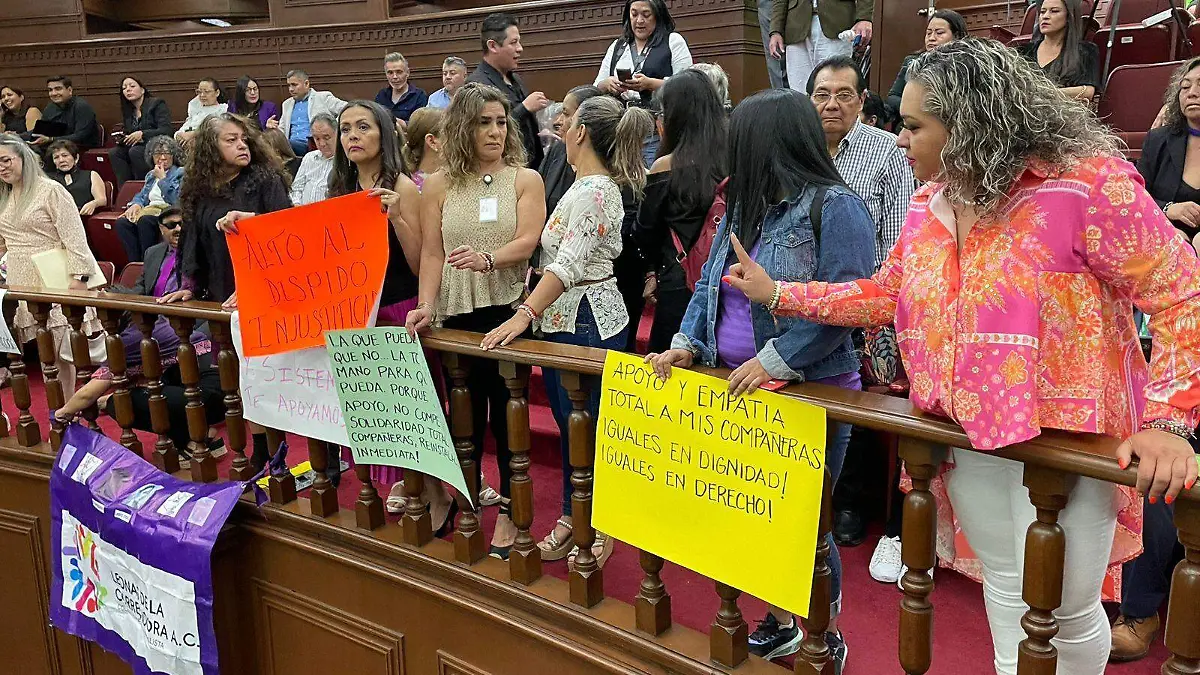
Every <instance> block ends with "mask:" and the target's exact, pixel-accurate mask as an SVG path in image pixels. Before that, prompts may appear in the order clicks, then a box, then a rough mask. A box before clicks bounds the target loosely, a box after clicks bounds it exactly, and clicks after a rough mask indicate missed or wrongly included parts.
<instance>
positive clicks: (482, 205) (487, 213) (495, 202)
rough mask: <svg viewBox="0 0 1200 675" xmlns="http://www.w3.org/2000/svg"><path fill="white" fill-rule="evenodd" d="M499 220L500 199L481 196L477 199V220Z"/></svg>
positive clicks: (487, 221)
mask: <svg viewBox="0 0 1200 675" xmlns="http://www.w3.org/2000/svg"><path fill="white" fill-rule="evenodd" d="M497 220H500V200H499V199H497V198H496V197H483V198H482V199H480V200H479V222H481V223H494V222H496V221H497Z"/></svg>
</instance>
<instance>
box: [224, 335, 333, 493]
mask: <svg viewBox="0 0 1200 675" xmlns="http://www.w3.org/2000/svg"><path fill="white" fill-rule="evenodd" d="M208 325H209V327H210V328H211V329H212V335H213V348H214V349H216V350H217V372H219V373H220V374H221V391H222V392H224V393H225V398H224V403H225V434H226V435H227V436H228V441H229V449H230V450H231V451H232V452H233V463H232V465H231V466H230V467H229V480H250V478H251V477H253V476H254V469H252V468H250V460H248V459H246V421H245V420H244V419H242V393H241V388H240V386H239V384H238V356H237V352H236V351H234V349H233V334H232V333H231V332H230V328H229V324H227V323H221V322H216V321H210V322H209V324H208ZM336 503H337V502H336V500H335V501H334V504H335V505H336Z"/></svg>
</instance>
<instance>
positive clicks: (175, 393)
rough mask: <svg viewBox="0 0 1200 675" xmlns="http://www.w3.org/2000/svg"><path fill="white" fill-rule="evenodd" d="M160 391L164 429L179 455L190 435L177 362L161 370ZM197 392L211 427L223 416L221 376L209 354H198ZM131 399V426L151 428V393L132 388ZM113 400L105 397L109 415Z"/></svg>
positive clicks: (223, 396) (222, 418) (223, 401)
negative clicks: (164, 404)
mask: <svg viewBox="0 0 1200 675" xmlns="http://www.w3.org/2000/svg"><path fill="white" fill-rule="evenodd" d="M162 383H163V388H162V393H163V396H164V397H165V398H166V399H167V419H168V420H169V421H170V423H171V429H170V431H168V432H167V435H168V436H170V438H171V441H172V442H174V443H175V449H176V450H177V451H179V455H180V457H185V456H187V449H188V443H189V442H191V436H190V435H189V434H188V425H187V396H186V395H185V393H184V386H183V380H182V376H181V374H180V372H179V364H176V365H173V366H171V367H170V368H168V369H166V370H165V371H164V372H163V376H162ZM199 386H200V394H201V400H202V401H203V402H204V417H205V419H206V420H207V422H208V424H209V425H210V426H211V425H213V424H217V423H218V422H221V421H223V420H224V419H225V393H224V392H222V391H221V375H220V373H219V372H217V369H216V368H213V367H212V358H211V356H209V355H207V354H206V355H204V356H201V357H200V385H199ZM129 395H130V399H131V400H132V401H133V428H134V429H140V430H142V431H154V427H153V425H152V424H151V420H150V392H149V391H148V390H147V389H146V388H145V387H134V388H133V390H132V391H130V392H129ZM114 404H115V402H114V401H113V399H112V398H109V400H108V407H107V410H108V414H109V415H115V414H116V413H115V405H114Z"/></svg>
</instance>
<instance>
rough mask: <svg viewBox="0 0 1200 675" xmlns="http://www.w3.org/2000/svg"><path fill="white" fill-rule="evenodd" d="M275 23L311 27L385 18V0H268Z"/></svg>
mask: <svg viewBox="0 0 1200 675" xmlns="http://www.w3.org/2000/svg"><path fill="white" fill-rule="evenodd" d="M270 6H271V23H272V24H273V25H275V26H312V25H320V24H331V23H351V22H358V21H381V20H383V19H386V18H388V16H389V11H390V3H389V2H388V0H270Z"/></svg>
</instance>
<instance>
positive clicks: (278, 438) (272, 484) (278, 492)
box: [266, 427, 296, 504]
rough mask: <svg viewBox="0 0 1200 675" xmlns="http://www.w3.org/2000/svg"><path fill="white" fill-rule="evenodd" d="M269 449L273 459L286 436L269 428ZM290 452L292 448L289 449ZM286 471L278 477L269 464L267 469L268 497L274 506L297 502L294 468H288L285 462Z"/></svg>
mask: <svg viewBox="0 0 1200 675" xmlns="http://www.w3.org/2000/svg"><path fill="white" fill-rule="evenodd" d="M266 429H267V448H269V451H270V453H271V457H272V458H274V457H275V453H277V452H279V446H280V445H282V444H283V441H284V438H285V436H284V434H283V432H282V431H280V430H278V429H272V428H271V427H267V428H266ZM288 450H289V451H290V450H291V448H288ZM284 464H285V466H284V471H283V474H282V475H280V476H276V475H275V473H274V472H273V471H272V470H271V469H270V464H269V463H268V465H267V466H268V468H267V476H268V478H267V495H268V496H269V497H270V498H271V502H272V503H274V504H290V503H292V502H294V501H296V477H295V476H293V475H292V468H291V467H290V466H286V464H287V462H286V460H285V461H284Z"/></svg>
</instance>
